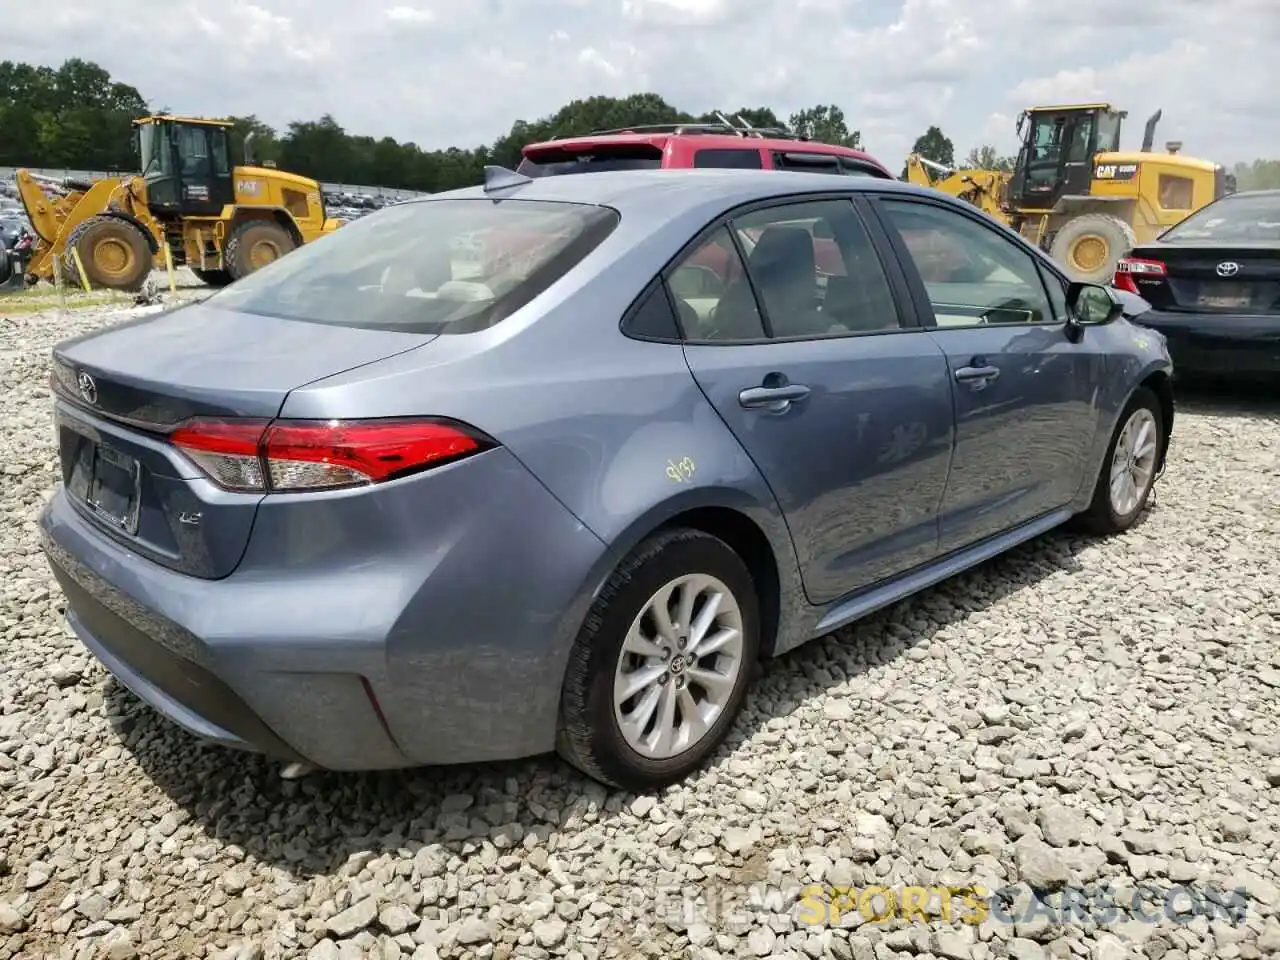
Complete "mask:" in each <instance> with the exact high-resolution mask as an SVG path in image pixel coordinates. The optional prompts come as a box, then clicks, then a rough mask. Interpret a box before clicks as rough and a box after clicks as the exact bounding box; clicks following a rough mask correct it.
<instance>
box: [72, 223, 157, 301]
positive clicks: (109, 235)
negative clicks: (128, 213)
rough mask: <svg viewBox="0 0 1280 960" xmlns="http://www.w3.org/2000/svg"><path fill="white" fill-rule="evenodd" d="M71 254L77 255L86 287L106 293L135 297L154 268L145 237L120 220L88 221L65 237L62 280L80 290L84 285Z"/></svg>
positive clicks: (136, 229)
mask: <svg viewBox="0 0 1280 960" xmlns="http://www.w3.org/2000/svg"><path fill="white" fill-rule="evenodd" d="M72 250H74V251H76V252H77V253H79V254H80V262H81V263H82V264H84V272H85V273H86V274H88V277H89V285H90V286H91V287H99V288H102V289H106V290H126V291H128V292H130V293H136V292H137V291H139V290H141V289H142V286H143V284H145V283H146V282H147V277H149V276H150V275H151V269H152V267H153V266H154V265H155V259H154V255H153V254H152V252H151V244H150V243H148V242H147V237H146V235H145V234H144V233H143V232H142V231H141V230H139V229H138V228H137V227H135V226H134V225H133V224H132V223H130V222H129V221H128V220H121V219H120V218H119V217H90V218H89V219H88V220H86V221H85V222H84V223H82V224H80V225H79V226H78V227H76V228H75V229H74V230H72V231H71V234H70V236H68V237H67V243H66V250H65V251H64V253H63V254H62V276H63V278H64V279H65V280H66V282H67V283H69V284H74V285H75V286H81V285H82V284H83V281H82V280H81V279H80V270H79V268H78V267H77V266H76V258H75V257H73V256H72V255H71V251H72Z"/></svg>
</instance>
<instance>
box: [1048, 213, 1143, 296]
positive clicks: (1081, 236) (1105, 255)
mask: <svg viewBox="0 0 1280 960" xmlns="http://www.w3.org/2000/svg"><path fill="white" fill-rule="evenodd" d="M1137 245H1138V238H1137V237H1136V236H1135V235H1134V232H1133V228H1132V227H1130V226H1129V225H1128V224H1127V223H1125V222H1124V221H1123V220H1121V219H1120V218H1119V217H1113V216H1111V214H1109V213H1084V214H1081V215H1080V216H1078V217H1075V218H1073V219H1071V220H1068V221H1067V222H1066V223H1065V224H1063V225H1062V226H1061V227H1060V228H1059V229H1058V232H1057V234H1056V235H1055V236H1054V238H1053V245H1052V246H1051V247H1050V248H1049V255H1050V256H1051V257H1053V259H1054V260H1057V261H1058V263H1059V264H1061V265H1062V267H1063V268H1064V269H1065V270H1066V271H1067V275H1068V276H1069V277H1071V279H1072V280H1080V281H1082V282H1085V283H1110V282H1111V278H1112V277H1114V276H1115V272H1116V263H1118V262H1119V260H1120V258H1121V257H1123V256H1124V255H1125V254H1126V253H1128V252H1129V251H1130V250H1132V249H1133V248H1134V247H1135V246H1137Z"/></svg>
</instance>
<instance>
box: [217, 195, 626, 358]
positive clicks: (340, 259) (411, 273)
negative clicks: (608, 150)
mask: <svg viewBox="0 0 1280 960" xmlns="http://www.w3.org/2000/svg"><path fill="white" fill-rule="evenodd" d="M618 221H619V215H618V213H617V211H615V210H612V209H610V208H608V207H599V206H590V205H587V204H579V203H559V202H554V203H553V202H546V201H540V200H515V199H510V200H500V201H494V200H484V199H475V200H471V199H466V200H461V199H459V200H424V201H415V202H411V203H402V204H398V205H396V206H393V207H388V208H386V209H385V210H381V211H378V212H377V213H372V214H369V215H368V216H366V217H362V218H361V219H360V220H356V221H353V222H352V223H349V224H347V225H346V226H343V227H340V228H339V229H338V230H337V232H336V233H334V234H332V235H330V236H328V237H324V238H322V239H320V240H317V241H314V242H313V243H309V244H307V245H306V246H304V247H300V248H299V249H297V250H295V251H293V252H292V253H290V254H289V255H288V256H286V257H282V258H281V259H279V260H277V261H275V262H274V263H272V264H270V265H269V266H267V267H264V268H263V269H261V270H258V271H256V272H254V273H251V274H250V275H249V276H247V277H245V278H244V279H243V280H240V281H238V282H236V283H233V284H232V285H231V286H229V287H226V288H225V289H223V290H222V291H220V292H219V293H216V294H214V295H213V296H212V297H210V298H209V299H208V300H207V301H206V302H207V303H209V304H210V305H211V306H215V307H218V308H220V309H224V310H237V311H241V312H244V313H253V314H261V315H263V316H269V317H280V318H282V319H285V320H305V321H309V322H311V323H326V324H332V325H334V326H340V327H365V328H370V329H376V330H400V331H406V332H411V333H471V332H474V331H476V330H483V329H485V328H487V327H491V326H493V325H494V324H496V323H498V322H499V321H500V320H502V319H503V318H504V317H506V316H509V315H510V314H511V313H513V312H514V311H516V310H518V309H519V308H520V307H522V306H524V305H525V304H526V303H528V302H529V301H530V300H532V299H533V298H534V297H536V296H537V295H538V294H539V293H541V292H542V291H544V290H546V289H547V288H548V287H549V286H551V284H553V283H554V282H555V281H556V280H558V279H560V278H561V277H562V276H564V275H565V274H566V273H567V272H568V271H569V270H571V269H572V268H573V267H574V266H575V265H576V264H577V263H578V262H579V261H580V260H581V259H582V258H583V257H585V256H586V255H587V254H588V253H590V252H591V251H592V250H594V249H595V248H596V247H597V246H598V245H599V244H600V242H601V241H603V240H604V239H605V237H607V236H608V235H609V234H610V233H612V232H613V230H614V228H615V227H616V226H617V224H618Z"/></svg>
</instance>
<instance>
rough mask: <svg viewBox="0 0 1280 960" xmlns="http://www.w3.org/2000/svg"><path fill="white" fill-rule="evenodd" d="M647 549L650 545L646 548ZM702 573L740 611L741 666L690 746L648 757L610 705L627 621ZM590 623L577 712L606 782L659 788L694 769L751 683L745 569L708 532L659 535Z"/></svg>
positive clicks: (753, 612) (749, 584) (750, 595)
mask: <svg viewBox="0 0 1280 960" xmlns="http://www.w3.org/2000/svg"><path fill="white" fill-rule="evenodd" d="M650 546H651V547H652V546H653V545H650ZM697 573H702V574H709V575H711V576H713V577H716V578H717V579H718V580H720V581H721V582H722V583H724V585H725V586H727V587H728V588H729V590H730V592H732V594H733V596H734V598H735V599H736V600H737V602H738V608H739V610H740V611H741V613H742V627H743V650H742V666H741V671H740V673H739V676H738V680H737V684H736V686H735V687H734V690H733V693H732V695H731V696H730V699H729V702H728V704H727V706H726V709H725V710H724V711H722V713H721V715H720V717H719V718H718V719H717V721H716V723H715V724H714V725H713V726H712V727H711V729H710V730H709V731H708V732H707V734H706V736H704V737H703V739H702V742H700V743H699V744H698V745H697V746H696V747H693V748H692V749H690V750H688V751H686V752H684V753H682V754H679V755H677V756H675V757H672V758H670V759H667V760H651V759H649V758H646V757H644V756H641V755H640V754H638V753H636V752H635V751H634V750H633V749H632V748H631V746H630V745H628V744H627V742H626V740H625V739H624V737H623V735H622V731H621V730H620V729H619V727H618V722H617V719H616V717H615V716H614V709H613V685H614V675H615V671H616V669H617V663H618V658H619V656H620V654H621V649H622V644H623V641H624V640H625V639H626V635H627V631H628V630H629V629H630V627H631V623H632V621H633V620H634V619H635V617H636V616H637V615H638V614H639V613H640V611H641V610H642V609H643V608H644V605H645V604H647V603H648V601H649V599H650V598H651V597H652V596H653V595H654V594H655V593H656V592H657V591H658V589H659V588H660V587H662V586H663V585H664V584H666V583H668V582H670V581H671V580H674V579H676V578H677V577H680V576H683V575H686V574H697ZM594 612H595V613H596V614H597V615H598V620H597V621H596V622H595V623H594V624H592V623H591V622H590V618H589V623H588V626H587V627H586V628H584V629H585V630H587V631H589V634H590V636H589V638H586V639H587V642H589V643H590V644H591V647H590V654H589V660H588V672H587V677H588V686H587V689H586V690H585V691H584V692H585V694H586V697H585V702H583V703H581V705H580V709H581V710H582V713H583V715H584V719H585V720H586V721H587V724H588V726H589V729H590V731H591V733H590V739H591V750H590V753H591V755H592V758H593V759H594V761H595V763H596V764H597V765H598V766H599V767H600V769H601V772H602V773H604V774H605V775H606V776H607V777H608V778H609V779H610V780H612V781H613V782H615V783H619V784H622V785H626V786H636V787H643V786H659V785H663V784H665V783H669V782H672V781H674V780H678V779H681V778H683V777H684V776H686V775H687V774H688V773H690V772H691V771H692V770H694V769H696V768H697V767H699V766H700V765H701V764H702V762H703V760H705V759H706V757H707V756H708V755H709V754H711V753H712V752H713V751H714V750H715V749H716V748H717V747H718V746H719V745H720V744H721V742H722V741H723V740H724V738H725V736H726V735H727V733H728V732H729V729H730V728H731V727H732V726H733V724H734V722H735V720H736V719H737V715H738V713H739V712H740V710H741V707H742V703H743V701H744V699H745V697H746V693H747V688H748V687H749V686H750V682H751V678H752V674H753V672H754V665H755V663H756V660H757V658H758V654H759V649H760V613H759V601H758V599H757V596H756V587H755V583H754V581H753V579H752V577H751V573H750V571H749V570H748V569H747V567H746V565H745V564H744V563H743V562H742V560H741V559H740V558H739V557H738V555H737V554H736V553H735V552H734V551H733V550H732V548H730V547H729V546H728V545H727V544H726V543H724V542H723V541H721V540H719V539H718V538H716V537H712V536H710V535H708V534H702V533H696V532H691V531H682V532H680V533H678V534H675V535H672V536H668V537H665V538H662V539H661V540H660V541H659V544H658V546H657V549H656V550H655V551H653V552H650V553H649V554H648V555H647V556H646V557H645V559H644V560H643V561H642V562H641V563H640V564H639V565H637V566H635V567H633V568H631V569H625V568H624V572H623V573H622V576H621V577H619V580H618V589H617V591H616V593H613V594H612V596H611V597H610V598H609V600H608V601H607V602H606V603H605V604H604V605H603V606H602V607H601V608H600V609H599V610H597V611H594Z"/></svg>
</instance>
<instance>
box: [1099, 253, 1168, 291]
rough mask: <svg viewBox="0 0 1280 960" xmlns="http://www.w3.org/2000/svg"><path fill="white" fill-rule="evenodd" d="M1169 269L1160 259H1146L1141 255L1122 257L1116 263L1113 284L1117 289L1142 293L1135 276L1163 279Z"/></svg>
mask: <svg viewBox="0 0 1280 960" xmlns="http://www.w3.org/2000/svg"><path fill="white" fill-rule="evenodd" d="M1168 273H1169V271H1168V269H1167V268H1166V267H1165V265H1164V264H1163V263H1162V262H1161V261H1159V260H1144V259H1142V258H1140V257H1121V258H1120V262H1119V263H1117V264H1116V275H1115V277H1114V279H1112V281H1111V285H1112V286H1113V287H1115V288H1116V289H1117V290H1127V291H1129V292H1130V293H1137V294H1139V295H1141V291H1140V290H1139V289H1138V285H1137V284H1136V283H1134V281H1133V278H1134V277H1135V276H1138V277H1152V278H1155V279H1161V280H1163V279H1164V278H1165V277H1166V276H1167V275H1168Z"/></svg>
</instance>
